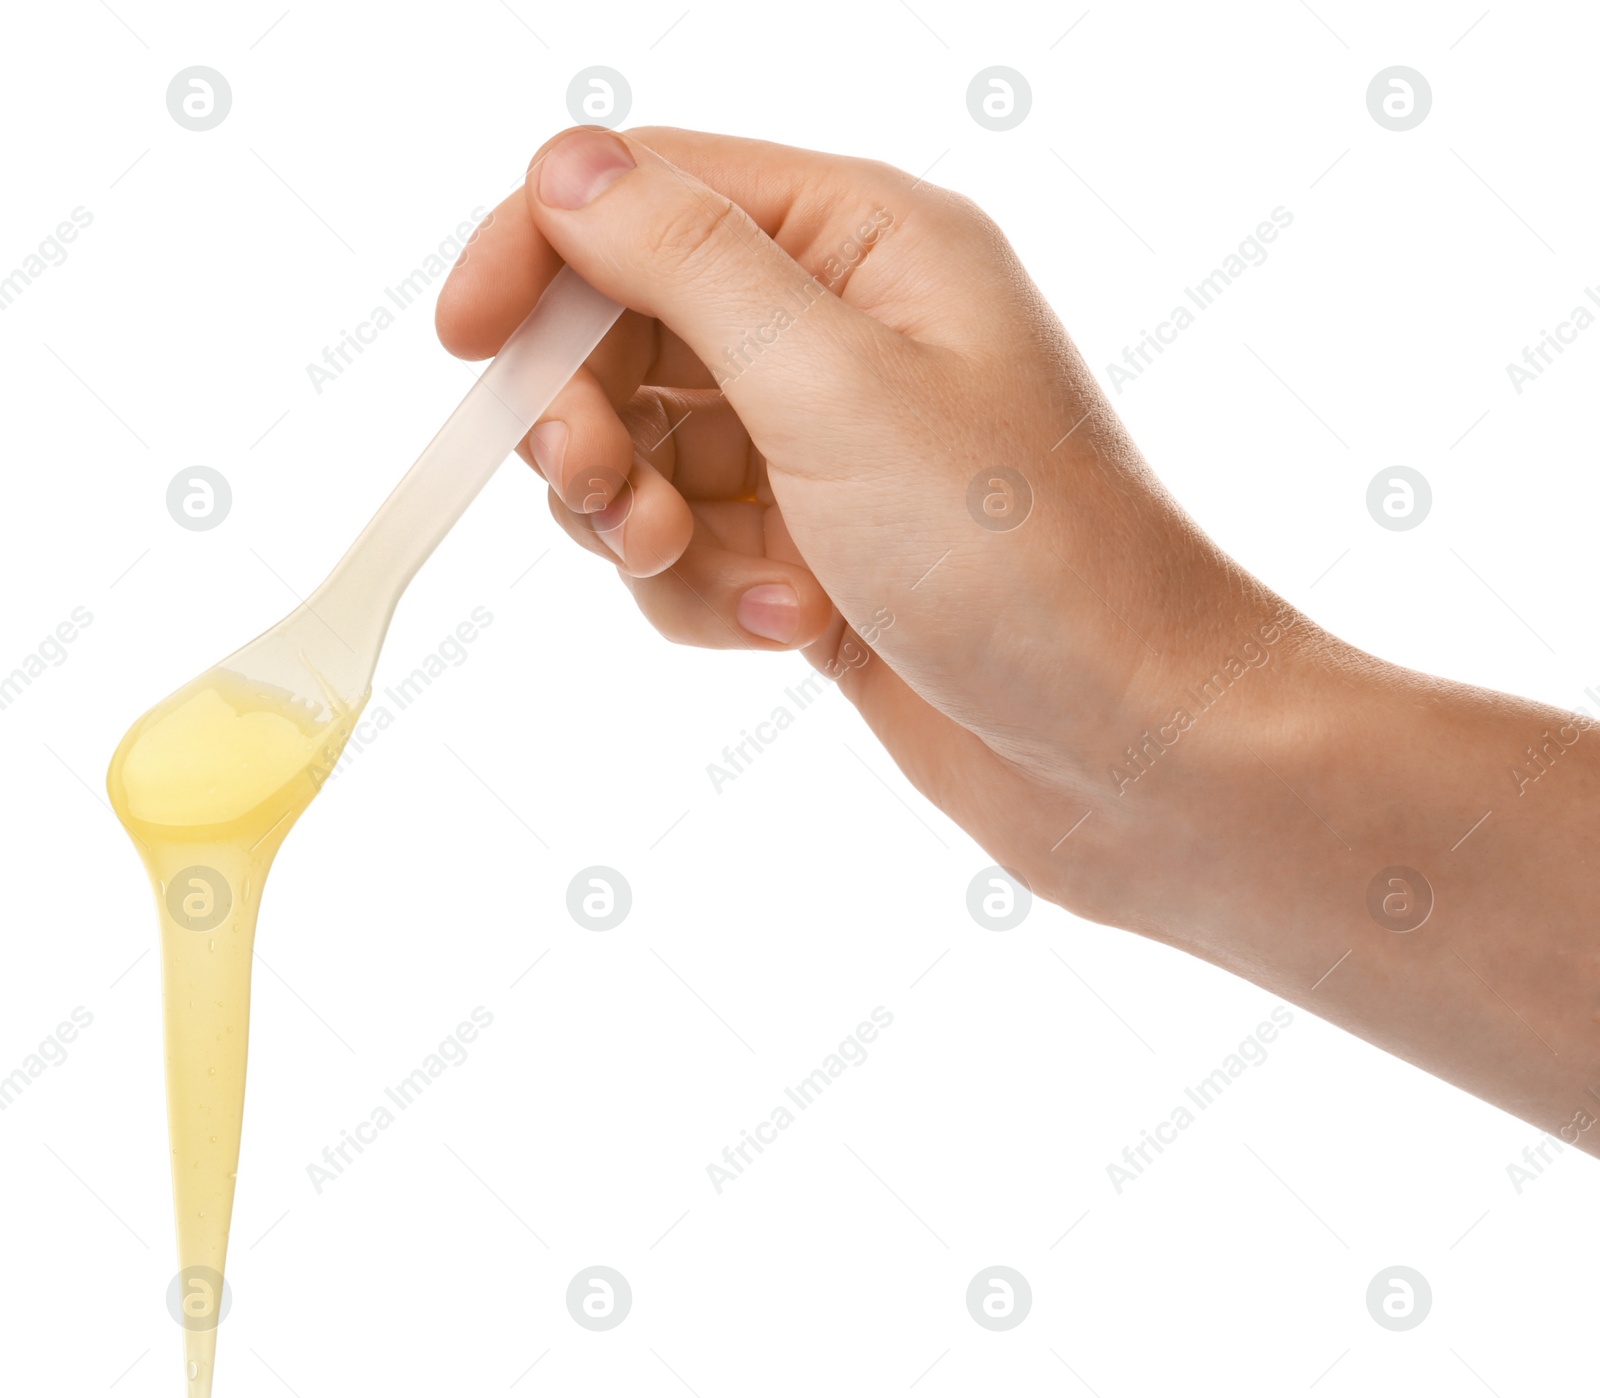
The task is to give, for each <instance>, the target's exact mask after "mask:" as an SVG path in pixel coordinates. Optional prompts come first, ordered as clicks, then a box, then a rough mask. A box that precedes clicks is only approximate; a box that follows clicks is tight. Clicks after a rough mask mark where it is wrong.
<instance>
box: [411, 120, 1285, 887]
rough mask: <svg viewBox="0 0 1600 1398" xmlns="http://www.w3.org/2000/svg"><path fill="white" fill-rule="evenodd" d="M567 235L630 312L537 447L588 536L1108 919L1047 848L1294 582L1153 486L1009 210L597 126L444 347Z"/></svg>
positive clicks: (491, 250) (593, 276)
mask: <svg viewBox="0 0 1600 1398" xmlns="http://www.w3.org/2000/svg"><path fill="white" fill-rule="evenodd" d="M562 258H565V259H566V260H568V261H570V262H571V263H572V265H573V266H574V267H575V268H576V269H577V270H578V271H579V272H581V273H582V274H583V275H584V276H586V277H587V278H589V280H590V281H591V282H593V284H594V285H596V286H597V287H599V288H600V289H601V290H603V291H605V292H606V293H607V294H609V295H611V296H613V297H615V298H616V299H618V300H620V301H622V302H623V303H624V304H625V305H627V306H629V307H631V308H633V309H632V310H630V311H629V312H628V313H627V314H626V315H625V316H624V317H623V319H622V320H621V321H620V322H619V324H618V326H617V327H616V329H615V330H614V331H613V332H612V334H611V335H609V336H608V337H607V339H606V341H605V342H604V343H603V344H602V345H601V347H600V348H599V349H598V350H597V351H596V353H595V354H594V356H593V357H592V358H591V360H590V361H589V364H588V366H587V367H586V368H585V369H584V370H583V371H582V372H581V373H580V374H579V375H578V376H577V377H576V378H575V379H574V380H573V381H572V383H571V385H570V386H569V387H568V388H567V389H566V390H565V391H564V392H563V393H562V395H561V396H560V397H559V398H558V399H557V400H556V402H555V403H554V404H553V405H552V406H551V408H550V410H549V412H548V413H547V414H546V415H545V417H544V419H543V420H542V421H541V423H540V425H539V426H537V427H536V428H535V429H534V431H533V432H532V433H531V434H530V437H529V439H528V441H527V442H526V443H525V444H524V454H525V455H526V456H527V458H528V459H529V460H530V461H532V462H533V463H534V464H535V465H536V466H537V467H538V468H539V469H540V470H541V471H542V472H543V474H544V475H545V477H546V478H547V479H548V480H549V481H550V482H551V509H552V511H553V512H554V514H555V517H556V519H557V520H558V521H559V522H560V524H561V525H562V527H563V528H564V529H565V530H566V531H567V533H568V534H569V535H571V537H572V538H573V539H574V540H576V541H577V542H578V543H579V544H580V545H581V546H582V547H584V548H587V549H588V550H589V551H590V552H592V553H594V554H596V555H597V556H598V557H600V558H602V559H605V560H606V561H608V562H610V563H613V564H615V565H616V566H617V568H618V571H619V572H620V573H621V575H622V577H623V579H624V581H625V582H626V583H627V585H628V586H629V587H630V588H631V590H632V591H633V594H634V596H635V598H636V599H637V601H638V603H639V605H640V607H641V609H642V610H643V611H644V613H645V615H646V616H647V617H648V618H649V619H650V621H651V622H653V623H654V624H655V626H656V627H657V628H658V629H659V630H660V631H662V632H663V634H665V635H666V636H668V637H670V638H671V639H673V640H676V641H681V642H686V643H691V644H697V645H704V646H719V647H728V646H746V647H751V648H754V649H760V650H775V649H780V648H785V647H795V648H799V649H801V650H803V651H804V652H805V654H806V656H807V657H808V658H809V659H810V660H811V661H812V663H813V664H815V665H816V666H818V668H820V669H822V670H823V671H825V672H826V673H827V674H828V675H829V676H830V677H832V678H834V679H836V680H837V681H838V682H839V684H840V687H841V688H842V690H843V691H844V693H845V694H846V695H847V696H848V697H849V698H850V700H851V701H852V702H853V703H855V704H856V705H857V706H858V707H859V709H860V710H861V712H862V714H863V716H864V717H865V718H866V720H867V722H868V723H869V724H870V725H871V726H872V728H873V729H874V731H875V732H876V733H877V735H878V737H879V738H880V739H881V740H882V741H883V743H884V745H885V746H886V747H887V748H888V749H889V751H890V752H891V753H892V754H893V756H894V758H895V760H896V761H897V762H898V763H899V764H900V766H901V768H902V769H903V770H905V772H906V773H907V774H908V776H910V778H911V779H912V781H914V782H915V783H916V784H917V785H918V787H920V788H921V789H922V790H923V791H924V792H925V793H926V794H927V795H928V796H929V797H930V798H931V799H932V800H934V801H935V802H937V803H938V804H939V805H940V806H942V807H943V808H944V809H946V810H947V811H949V812H950V814H951V815H952V816H954V817H955V819H957V820H958V821H960V822H961V824H963V825H964V826H965V827H966V828H967V829H968V830H970V831H971V832H972V833H973V834H974V835H975V836H976V837H977V838H978V839H979V840H980V841H981V842H982V843H983V844H984V845H985V846H986V847H987V848H989V849H990V850H991V852H992V853H994V854H995V856H996V858H997V859H999V860H1000V862H1002V863H1005V864H1006V865H1007V866H1008V867H1013V868H1016V869H1018V870H1020V871H1021V872H1023V873H1024V874H1025V875H1026V876H1027V877H1028V878H1029V879H1030V880H1031V881H1033V882H1034V884H1035V886H1036V887H1038V888H1041V889H1045V890H1049V891H1050V892H1051V893H1052V896H1057V897H1059V898H1062V899H1063V900H1064V901H1068V902H1069V903H1070V904H1073V905H1075V906H1077V907H1078V908H1079V909H1080V910H1087V911H1091V912H1093V913H1094V914H1096V915H1099V916H1105V917H1113V916H1114V914H1115V912H1116V911H1117V909H1116V908H1115V907H1113V906H1111V905H1110V904H1109V903H1108V902H1107V901H1106V899H1105V896H1104V895H1103V894H1102V893H1100V892H1099V891H1097V890H1096V889H1094V888H1091V887H1087V886H1083V887H1076V888H1074V887H1072V886H1071V883H1072V870H1073V868H1074V863H1073V862H1072V861H1069V860H1065V859H1063V860H1060V861H1056V860H1052V859H1051V858H1049V857H1048V856H1049V847H1050V845H1051V844H1052V843H1054V841H1055V838H1056V836H1057V835H1059V834H1060V833H1061V831H1064V830H1066V829H1067V828H1068V826H1070V825H1071V824H1072V823H1073V822H1074V821H1076V820H1077V819H1078V818H1079V817H1080V816H1082V815H1083V813H1084V812H1085V811H1086V810H1088V809H1089V808H1091V807H1092V806H1095V805H1101V806H1103V805H1104V804H1105V802H1104V797H1105V795H1106V792H1105V778H1106V773H1107V769H1108V768H1109V766H1110V762H1111V760H1112V759H1113V758H1115V759H1120V758H1121V755H1122V752H1123V749H1124V748H1125V747H1126V746H1127V745H1128V743H1129V742H1130V741H1132V740H1135V739H1137V738H1138V735H1139V730H1140V728H1142V727H1143V726H1144V725H1145V724H1146V723H1147V722H1148V721H1149V720H1148V718H1147V717H1144V716H1143V715H1144V713H1145V710H1144V709H1143V708H1141V707H1140V704H1139V701H1140V698H1141V696H1142V695H1143V694H1145V693H1146V692H1148V691H1151V690H1152V687H1154V686H1156V682H1157V678H1158V675H1159V674H1160V672H1161V671H1162V669H1163V667H1162V666H1161V665H1160V664H1159V663H1158V656H1159V655H1160V654H1166V655H1168V656H1169V657H1170V656H1171V655H1172V653H1173V651H1174V649H1175V648H1176V647H1177V644H1178V642H1179V640H1180V638H1181V640H1182V642H1183V648H1184V649H1185V650H1187V649H1188V648H1190V647H1192V646H1194V645H1196V644H1198V643H1199V642H1200V641H1201V639H1202V637H1201V636H1198V635H1196V634H1194V632H1195V631H1196V630H1203V629H1204V628H1203V627H1200V628H1196V627H1195V626H1194V625H1193V624H1192V622H1193V619H1194V618H1195V617H1196V616H1197V615H1198V614H1200V613H1201V612H1202V611H1203V609H1204V604H1205V602H1206V600H1207V599H1213V598H1214V599H1225V606H1226V611H1227V617H1226V620H1227V621H1228V622H1230V623H1231V624H1232V625H1233V626H1234V629H1239V628H1241V627H1242V628H1245V629H1247V630H1249V629H1253V628H1255V627H1258V626H1260V625H1262V624H1268V623H1270V620H1271V618H1272V617H1273V616H1275V615H1277V614H1279V613H1280V612H1281V611H1282V604H1281V603H1279V602H1278V601H1277V599H1275V598H1273V597H1272V596H1271V595H1270V594H1268V593H1267V592H1266V591H1265V590H1264V589H1262V588H1260V587H1259V586H1257V585H1255V584H1254V583H1253V582H1251V580H1249V579H1248V578H1246V577H1245V576H1244V575H1243V574H1242V573H1241V572H1240V571H1239V570H1238V569H1237V568H1235V567H1233V566H1232V565H1231V564H1230V563H1229V562H1228V560H1226V559H1225V558H1223V557H1222V556H1221V555H1220V554H1218V553H1217V551H1216V550H1215V549H1214V548H1213V547H1212V546H1211V545H1210V544H1209V542H1208V541H1207V540H1205V539H1204V537H1203V536H1202V535H1201V534H1200V533H1199V531H1198V530H1196V529H1195V527H1194V526H1193V525H1192V524H1191V523H1190V521H1189V520H1188V519H1187V518H1186V517H1185V516H1184V515H1183V514H1182V513H1181V512H1180V511H1179V510H1178V508H1177V507H1176V506H1175V505H1174V504H1173V503H1172V501H1171V500H1170V498H1169V497H1168V496H1167V495H1166V494H1165V493H1164V492H1163V491H1162V489H1161V487H1160V486H1159V485H1158V484H1157V482H1156V481H1155V479H1154V478H1153V476H1152V475H1151V474H1150V472H1149V470H1148V469H1147V468H1146V467H1145V465H1144V463H1143V462H1142V460H1141V459H1140V457H1139V454H1138V451H1137V449H1136V448H1135V447H1134V445H1133V443H1132V442H1131V441H1129V440H1128V438H1127V435H1126V433H1125V432H1124V431H1123V428H1122V425H1121V424H1120V423H1119V422H1118V420H1117V418H1116V416H1115V414H1114V413H1113V412H1112V410H1111V408H1110V406H1109V405H1108V404H1107V402H1106V400H1105V398H1104V397H1103V396H1102V394H1101V393H1100V391H1099V389H1098V387H1097V386H1096V384H1095V382H1094V380H1093V378H1092V376H1091V375H1090V374H1089V372H1088V371H1087V369H1086V368H1085V367H1084V365H1083V362H1082V360H1081V359H1080V358H1079V357H1078V355H1077V353H1076V351H1075V350H1074V349H1073V347H1072V345H1071V343H1070V341H1069V340H1068V339H1067V336H1066V334H1065V332H1064V331H1063V330H1062V328H1061V326H1060V324H1059V322H1058V321H1057V320H1056V317H1055V315H1054V314H1053V313H1052V312H1051V310H1050V308H1049V306H1048V305H1047V304H1046V303H1045V302H1044V300H1043V298H1042V297H1041V296H1040V295H1039V293H1038V291H1037V290H1036V289H1035V287H1034V286H1033V284H1032V283H1031V282H1030V281H1029V280H1028V278H1027V275H1026V273H1025V272H1024V271H1023V269H1022V268H1021V266H1020V265H1019V264H1018V262H1017V260H1016V258H1015V256H1014V255H1013V253H1012V252H1011V249H1010V248H1009V247H1008V246H1007V244H1006V242H1005V239H1004V238H1003V236H1002V235H1001V234H1000V232H999V230H998V229H996V228H995V226H994V225H993V224H992V223H991V222H990V221H989V220H988V219H987V218H986V217H985V216H984V215H983V214H982V213H981V212H980V211H979V210H978V209H977V208H976V207H975V206H974V205H972V204H971V203H970V202H969V201H967V200H965V199H963V198H961V197H959V196H957V195H954V194H951V193H949V192H948V191H945V190H941V189H938V188H936V187H934V186H932V185H929V184H926V183H924V182H921V181H918V180H915V179H913V178H912V177H911V176H909V175H906V174H904V173H902V172H900V171H897V170H894V169H891V168H889V167H887V166H884V165H879V164H875V163H872V162H868V161H861V160H848V159H842V158H838V157H833V156H824V155H817V154H813V153H810V152H806V151H799V150H792V149H789V148H786V147H781V146H774V145H768V144H765V143H761V142H754V141H745V140H736V139H733V138H728V137H717V136H704V135H698V134H695V133H690V132H680V131H669V130H647V131H639V132H635V133H632V134H631V135H628V136H625V137H621V138H619V137H617V136H614V135H610V134H607V133H604V132H598V131H590V130H580V131H577V132H572V133H568V134H566V135H563V136H561V137H558V138H557V139H556V140H554V141H553V142H551V143H549V144H548V145H547V146H546V147H545V148H544V149H543V150H541V151H540V153H539V154H538V155H537V156H536V157H535V159H534V161H533V162H532V164H531V165H530V168H529V176H528V180H527V184H526V188H525V190H524V191H523V192H521V193H519V194H516V195H513V196H512V197H511V198H510V199H508V200H507V201H506V202H505V203H503V204H502V205H501V207H500V208H499V209H497V210H496V211H495V215H494V216H493V218H492V219H491V220H490V221H489V224H488V226H487V227H486V228H485V229H484V230H483V231H482V233H481V234H480V236H479V238H478V239H477V241H476V242H475V244H474V246H473V247H472V248H471V249H470V250H469V253H468V255H467V256H466V257H465V259H464V260H463V262H462V264H461V265H460V266H458V267H457V268H456V269H455V271H454V272H453V274H452V276H451V278H450V280H449V282H448V283H447V285H446V287H445V289H444V292H443V294H442V296H441V298H440V302H439V310H438V324H439V332H440V335H441V338H442V339H443V340H444V342H445V344H446V345H448V346H449V347H450V348H451V349H453V350H454V351H456V352H457V353H459V354H464V355H471V356H480V357H481V356H485V355H488V354H492V353H493V352H494V351H495V350H497V349H498V348H499V346H500V345H501V343H503V341H504V340H505V338H506V336H507V335H508V334H509V333H510V331H511V330H512V329H513V328H514V327H515V326H516V324H517V323H518V321H519V320H520V318H521V317H522V316H523V314H525V312H526V311H527V309H528V307H529V306H531V305H532V303H533V301H534V299H535V298H536V297H537V295H538V293H539V291H540V290H541V289H542V288H543V286H544V284H545V283H546V282H548V280H549V279H550V277H551V276H552V275H554V272H555V270H556V268H557V267H558V266H559V265H560V259H562ZM1002 467H1003V468H1005V471H1006V474H1005V475H1002V474H1000V473H999V471H998V469H997V468H1002ZM1213 620H1215V619H1213ZM1304 634H1305V630H1304V629H1303V630H1302V633H1301V635H1300V636H1298V637H1296V640H1295V642H1294V643H1295V644H1300V643H1301V642H1302V640H1303V637H1304ZM1232 640H1233V637H1232V635H1231V634H1225V635H1224V637H1223V638H1222V639H1221V643H1222V644H1224V645H1225V644H1227V643H1228V642H1231V641H1232ZM1168 668H1170V667H1168ZM1192 669H1193V667H1190V668H1189V669H1187V670H1186V669H1184V668H1182V667H1179V669H1178V671H1177V673H1179V674H1182V675H1184V676H1186V677H1187V676H1189V675H1190V674H1191V673H1192ZM1132 715H1139V716H1140V717H1138V720H1137V722H1136V723H1134V724H1133V726H1132V728H1131V731H1130V723H1131V722H1133V719H1132V718H1131V717H1130V716H1132ZM1162 716H1163V717H1166V715H1165V714H1163V715H1162ZM1041 805H1043V806H1045V807H1047V808H1048V812H1049V820H1050V821H1051V822H1054V823H1056V824H1059V829H1054V830H1053V833H1051V834H1050V835H1049V838H1045V839H1042V842H1041V837H1042V836H1043V835H1044V833H1045V831H1046V830H1047V829H1050V828H1051V827H1050V825H1049V824H1046V825H1043V826H1041V824H1040V823H1039V822H1040V821H1041V820H1043V819H1044V818H1045V813H1044V812H1042V811H1041V809H1040V807H1041ZM1108 814H1109V813H1108ZM1100 822H1101V824H1100V828H1099V830H1096V831H1090V832H1085V839H1084V840H1083V841H1082V845H1083V846H1085V847H1086V846H1088V845H1090V844H1091V843H1099V842H1101V841H1103V840H1104V839H1106V838H1112V839H1115V838H1117V837H1118V836H1119V835H1120V834H1122V833H1124V832H1122V831H1119V830H1118V829H1117V828H1116V826H1117V822H1116V821H1115V820H1114V819H1108V818H1107V816H1106V815H1102V816H1101V817H1100ZM1108 827H1109V828H1108ZM1074 838H1076V837H1074ZM1074 852H1076V851H1074ZM1103 867H1104V866H1103V865H1102V866H1101V868H1102V869H1103ZM1086 872H1087V873H1088V874H1089V875H1090V879H1091V881H1093V880H1094V875H1095V870H1094V869H1093V868H1088V869H1086Z"/></svg>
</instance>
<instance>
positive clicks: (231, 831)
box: [106, 669, 361, 1398]
mask: <svg viewBox="0 0 1600 1398" xmlns="http://www.w3.org/2000/svg"><path fill="white" fill-rule="evenodd" d="M360 708H361V705H360V704H357V705H355V706H353V707H347V706H342V705H336V706H334V707H333V710H332V714H331V716H328V715H327V714H326V713H325V714H324V715H323V716H322V718H321V719H320V720H319V718H318V716H317V713H316V712H315V709H314V707H313V706H312V705H309V704H306V703H304V702H298V703H297V702H295V701H293V700H292V699H291V698H290V697H289V696H287V695H285V694H282V693H278V694H273V693H270V692H267V691H266V690H265V689H264V688H263V687H262V686H259V685H255V684H253V683H251V682H250V681H247V680H246V679H244V678H243V677H241V676H239V675H236V674H233V673H231V672H229V671H226V670H222V669H216V670H210V671H208V672H207V673H206V674H204V675H202V676H200V678H199V679H197V680H194V681H193V682H192V683H190V684H188V685H186V686H185V687H184V688H183V689H180V690H179V691H178V692H177V693H176V694H174V695H172V696H171V697H170V698H168V699H166V700H163V701H162V702H161V703H160V704H158V705H156V707H155V708H153V709H152V710H150V712H149V713H147V714H146V715H145V716H144V717H143V718H141V719H140V720H139V721H138V722H137V723H136V724H134V725H133V727H132V728H130V729H129V730H128V733H127V735H126V736H125V737H124V738H123V740H122V742H121V744H120V745H119V746H118V748H117V751H116V755H115V756H114V757H113V758H112V759H111V770H110V772H109V774H108V775H107V778H106V788H107V790H108V792H109V793H110V796H111V804H112V807H113V808H114V809H115V810H116V813H117V816H118V818H119V819H120V820H121V821H122V823H123V825H124V826H125V827H126V828H127V831H128V833H129V834H130V835H131V836H133V839H134V842H135V843H136V844H137V845H138V847H139V853H140V855H141V856H142V857H143V859H144V863H145V867H146V869H147V870H148V871H149V873H150V881H151V883H152V884H153V885H154V886H155V893H156V906H157V909H158V911H159V914H160V918H161V961H162V997H163V1004H164V1007H165V1014H164V1018H165V1032H166V1059H167V1128H168V1135H169V1139H170V1142H171V1147H172V1194H173V1207H174V1210H175V1213H176V1216H177V1235H178V1264H179V1267H180V1269H181V1273H180V1274H181V1278H182V1282H181V1287H180V1295H181V1310H182V1314H183V1315H184V1317H185V1320H184V1322H183V1324H184V1362H185V1371H186V1375H187V1379H188V1383H187V1388H186V1396H187V1398H209V1395H210V1393H211V1385H212V1377H213V1373H214V1367H215V1357H216V1343H217V1332H216V1325H217V1323H218V1320H219V1319H220V1315H219V1313H218V1312H219V1307H220V1305H221V1302H222V1273H223V1269H224V1266H225V1263H226V1260H227V1253H228V1227H229V1223H230V1221H231V1219H232V1216H233V1189H234V1180H235V1178H236V1175H237V1172H238V1168H239V1131H240V1126H241V1124H242V1121H243V1116H244V1082H245V1059H246V1050H247V1047H248V1041H249V1033H250V965H251V952H252V948H253V946H254V942H255V929H256V911H257V909H258V908H259V907H260V903H261V887H262V884H263V883H265V881H266V877H267V870H268V869H269V868H270V867H271V865H272V858H273V856H274V855H275V854H276V853H277V850H278V846H279V845H280V844H282V842H283V837H284V836H285V835H286V834H288V832H289V829H290V827H291V826H292V825H293V824H294V822H295V820H296V818H297V817H298V816H299V815H300V812H301V811H303V810H305V808H306V807H307V806H308V805H309V804H310V803H311V800H312V798H313V797H314V796H315V795H316V794H317V791H318V789H319V788H320V786H321V784H322V781H323V780H324V779H325V778H326V776H327V774H328V773H330V772H331V771H332V770H333V766H334V763H336V762H337V761H338V758H339V754H340V752H341V751H342V750H343V748H344V744H345V741H346V739H347V738H348V737H349V735H350V729H351V726H352V724H353V723H354V722H355V719H356V716H357V714H358V713H359V712H360Z"/></svg>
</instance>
